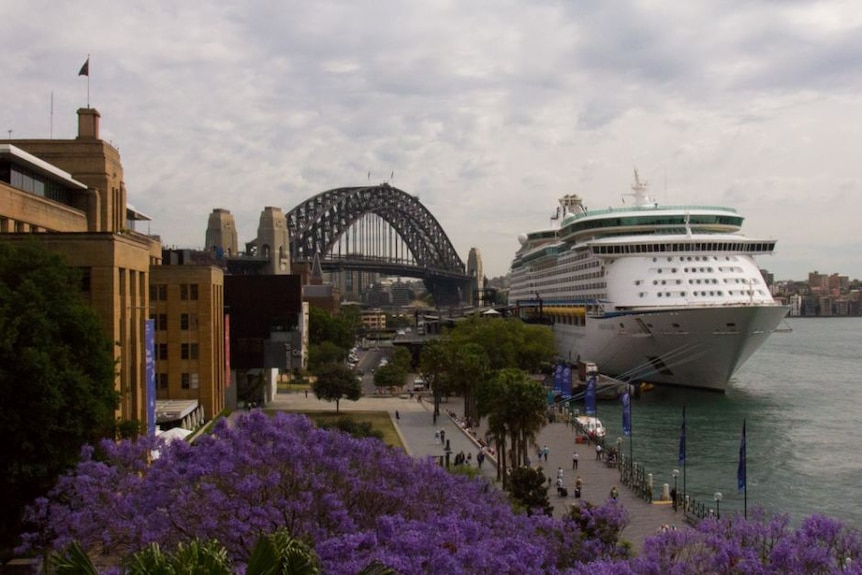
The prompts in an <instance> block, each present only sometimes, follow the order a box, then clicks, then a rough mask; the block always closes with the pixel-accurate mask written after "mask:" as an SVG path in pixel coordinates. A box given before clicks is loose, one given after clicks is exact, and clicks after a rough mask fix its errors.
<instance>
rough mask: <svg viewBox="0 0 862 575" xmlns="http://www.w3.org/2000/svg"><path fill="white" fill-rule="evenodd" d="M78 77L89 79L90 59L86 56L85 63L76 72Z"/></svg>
mask: <svg viewBox="0 0 862 575" xmlns="http://www.w3.org/2000/svg"><path fill="white" fill-rule="evenodd" d="M78 75H79V76H87V77H88V78H89V77H90V57H89V56H87V61H86V62H84V65H83V66H81V69H80V70H78Z"/></svg>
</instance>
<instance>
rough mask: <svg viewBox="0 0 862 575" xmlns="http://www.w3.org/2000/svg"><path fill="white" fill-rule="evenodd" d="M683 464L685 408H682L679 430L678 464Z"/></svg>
mask: <svg viewBox="0 0 862 575" xmlns="http://www.w3.org/2000/svg"><path fill="white" fill-rule="evenodd" d="M684 463H685V407H683V408H682V425H681V426H680V428H679V464H680V465H682V464H684Z"/></svg>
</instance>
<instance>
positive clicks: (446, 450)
mask: <svg viewBox="0 0 862 575" xmlns="http://www.w3.org/2000/svg"><path fill="white" fill-rule="evenodd" d="M443 452H444V453H445V454H446V469H449V456H450V455H451V454H452V448H451V447H450V446H449V440H448V439H447V440H446V447H445V448H443Z"/></svg>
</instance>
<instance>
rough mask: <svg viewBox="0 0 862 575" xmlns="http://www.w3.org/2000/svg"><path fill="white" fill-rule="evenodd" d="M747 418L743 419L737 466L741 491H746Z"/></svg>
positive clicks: (737, 476) (737, 482) (738, 484)
mask: <svg viewBox="0 0 862 575" xmlns="http://www.w3.org/2000/svg"><path fill="white" fill-rule="evenodd" d="M745 455H746V454H745V420H744V419H743V420H742V439H741V440H740V441H739V465H738V466H737V468H736V484H737V488H738V489H739V490H740V491H745V480H746V477H745V475H746V473H745V472H746V469H745Z"/></svg>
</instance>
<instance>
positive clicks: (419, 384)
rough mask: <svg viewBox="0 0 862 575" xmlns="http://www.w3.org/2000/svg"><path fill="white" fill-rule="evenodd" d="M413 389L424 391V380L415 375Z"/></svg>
mask: <svg viewBox="0 0 862 575" xmlns="http://www.w3.org/2000/svg"><path fill="white" fill-rule="evenodd" d="M412 389H413V391H425V380H424V379H422V378H421V377H417V378H416V379H414V380H413V388H412Z"/></svg>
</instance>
